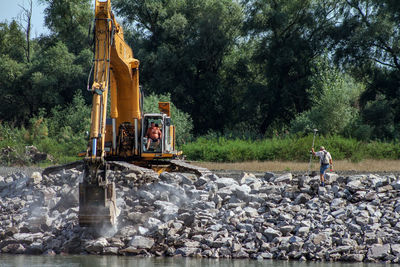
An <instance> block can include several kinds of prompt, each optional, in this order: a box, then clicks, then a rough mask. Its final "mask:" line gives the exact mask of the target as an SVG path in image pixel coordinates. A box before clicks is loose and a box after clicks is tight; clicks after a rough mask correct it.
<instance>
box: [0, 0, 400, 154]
mask: <svg viewBox="0 0 400 267" xmlns="http://www.w3.org/2000/svg"><path fill="white" fill-rule="evenodd" d="M39 1H40V2H41V4H42V5H44V7H45V10H44V13H45V17H44V21H45V25H46V26H47V27H48V29H49V30H50V33H49V34H48V35H42V36H40V37H37V38H35V39H32V38H30V36H29V31H28V26H29V25H24V21H26V20H21V21H11V22H7V21H2V22H0V101H1V103H2V104H1V105H0V119H1V124H0V125H1V131H0V132H1V136H0V142H2V143H1V147H4V146H5V145H6V144H8V145H10V144H15V145H16V146H17V147H21V144H22V143H23V142H25V143H27V144H36V145H38V146H39V147H40V148H41V149H43V150H46V151H47V152H51V151H53V152H52V153H56V154H57V153H59V154H60V155H61V154H62V153H63V151H69V152H71V153H72V151H73V153H75V152H76V151H78V150H80V149H84V147H85V143H86V140H85V137H84V132H85V131H86V128H87V126H88V119H89V115H88V114H89V110H90V108H89V106H90V94H89V93H87V92H86V91H85V88H86V86H87V80H88V74H89V71H90V67H91V64H92V57H93V53H92V44H91V42H90V41H91V40H90V39H91V37H90V34H88V32H89V28H90V25H91V24H92V21H93V13H94V12H93V3H92V2H93V1H92V0H39ZM112 6H113V10H114V12H115V13H116V15H117V16H118V19H119V20H121V22H122V21H123V22H124V23H123V24H124V33H125V37H126V40H127V41H128V42H129V44H130V45H131V47H132V48H133V50H134V53H135V57H136V58H138V59H139V60H140V61H141V70H140V71H141V73H140V77H141V84H142V85H143V88H144V90H145V92H146V95H148V96H147V98H146V101H145V108H146V109H148V111H154V110H153V109H154V108H155V107H154V106H155V105H153V104H155V103H156V102H157V101H158V100H159V99H161V100H171V101H172V102H173V103H174V104H173V111H172V113H173V114H176V117H175V118H174V120H175V124H176V125H177V126H178V127H177V134H178V136H177V138H178V142H179V143H180V144H184V143H186V144H187V142H189V141H192V140H194V139H193V138H194V137H199V136H201V135H206V134H207V136H208V137H210V136H224V138H226V142H227V144H228V145H231V146H236V145H238V144H236V143H235V144H233V143H230V142H231V141H229V140H236V139H237V138H239V139H252V140H260V141H257V142H255V143H254V146H267V147H268V146H269V145H268V144H267V143H262V142H267V141H261V140H263V139H266V138H271V137H273V136H277V135H280V136H282V135H285V136H291V137H290V138H291V139H290V140H292V141H293V142H295V141H294V140H297V139H298V140H299V141H296V142H303V141H304V142H306V141H305V140H303V139H301V138H302V137H304V136H308V134H309V133H310V131H311V130H312V129H313V128H318V129H319V130H320V132H321V133H322V134H325V135H327V136H331V135H333V136H335V138H336V139H338V138H339V136H341V137H346V138H350V139H348V140H351V141H349V142H350V143H357V142H361V141H362V142H370V143H371V144H372V145H374V144H381V143H374V142H375V141H387V142H388V143H391V142H392V143H393V144H395V143H396V142H398V140H399V138H400V102H399V101H400V59H399V56H400V42H399V38H400V32H399V30H398V27H399V24H400V4H399V3H398V1H394V0H339V1H337V0H320V1H312V0H282V1H268V0H241V1H236V0H205V1H197V0H174V1H171V0H166V1H152V0H112ZM25 15H26V16H27V15H29V14H27V13H25ZM13 129H15V130H13ZM13 132H15V133H13ZM21 138H22V139H21ZM299 138H300V139H299ZM54 140H57V142H54ZM204 140H209V139H199V140H198V141H197V142H196V143H194V145H193V146H200V144H203V143H205V141H204ZM210 142H211V141H210ZM232 142H237V143H240V142H239V141H238V140H236V141H232ZM241 142H244V141H241ZM259 142H260V143H259ZM271 142H272V141H271ZM211 143H212V144H211ZM211 143H209V144H211V145H210V147H213V146H214V142H211ZM56 146H60V147H59V148H57V149H56V148H55V147H56ZM241 146H242V145H241ZM246 146H248V144H247V143H246V145H243V147H246ZM217 147H218V146H217ZM392 148H393V149H398V148H397V147H392ZM185 149H188V152H187V153H189V154H190V155H199V153H194V152H189V151H194V150H193V149H192V147H191V146H190V144H187V145H186V146H185ZM224 149H225V148H224ZM259 150H260V151H261V148H260V149H259ZM267 150H268V149H267ZM18 151H19V152H18ZM56 151H58V152H56ZM204 151H206V150H204ZM268 151H272V150H268ZM303 151H304V150H303ZM361 151H363V153H364V152H365V153H367V154H366V155H368V157H369V156H371V157H372V156H373V155H372V154H368V153H369V152H368V151H364V150H361ZM371 151H372V150H371ZM15 153H22V154H23V151H22V148H18V149H17V152H15ZM71 153H70V154H71ZM202 153H203V152H202ZM204 153H205V152H204ZM207 153H208V152H207ZM210 153H211V154H212V153H214V152H210ZM229 153H239V154H242V157H244V158H246V155H247V154H249V153H253V152H246V151H242V150H240V151H239V150H238V151H236V150H234V151H233V152H229ZM254 153H256V152H254ZM257 153H258V154H257ZM257 153H256V154H257V155H258V156H254V155H253V156H254V157H253V156H252V157H253V158H256V159H270V157H269V156H265V155H264V156H259V155H261V154H263V153H264V152H257ZM260 153H261V154H260ZM265 153H267V152H265ZM268 153H270V152H268ZM268 153H267V154H268ZM274 153H275V152H274ZM276 153H278V152H276ZM376 153H377V154H379V153H378V152H376ZM200 154H201V153H200ZM391 155H392V154H391ZM393 155H397V154H393ZM303 156H304V155H303ZM303 156H301V157H300V158H302V157H303ZM232 157H233V156H232ZM346 157H347V158H349V157H350V158H351V157H352V156H351V155H350V156H349V155H347V156H346ZM223 158H226V160H232V158H231V156H229V157H223ZM282 159H284V158H282ZM240 160H242V159H240Z"/></svg>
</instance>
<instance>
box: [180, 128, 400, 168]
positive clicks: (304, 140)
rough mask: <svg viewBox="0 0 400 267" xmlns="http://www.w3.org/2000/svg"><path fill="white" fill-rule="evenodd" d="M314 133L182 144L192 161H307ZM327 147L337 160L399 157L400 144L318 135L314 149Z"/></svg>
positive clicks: (222, 139) (201, 140)
mask: <svg viewBox="0 0 400 267" xmlns="http://www.w3.org/2000/svg"><path fill="white" fill-rule="evenodd" d="M312 140H313V135H307V136H304V137H297V136H287V137H285V138H271V139H263V140H254V141H252V140H240V139H231V140H230V139H226V138H224V137H219V138H213V139H211V140H210V139H205V138H202V137H200V138H198V139H197V140H196V141H195V142H191V143H188V144H185V145H183V146H182V150H183V152H184V154H185V155H186V157H187V159H189V160H200V161H211V162H213V161H216V162H240V161H252V160H258V161H267V160H282V161H308V160H309V158H310V154H309V151H310V150H311V145H312ZM321 145H323V146H325V147H326V149H327V150H328V151H330V152H331V154H332V156H333V158H334V159H335V160H344V159H347V160H351V161H353V162H358V161H361V160H363V159H399V158H400V144H399V143H384V142H376V141H374V142H370V143H363V142H361V141H358V140H356V139H351V138H344V137H341V136H336V135H335V136H327V137H322V136H318V137H317V138H316V140H315V148H316V149H318V147H319V146H321Z"/></svg>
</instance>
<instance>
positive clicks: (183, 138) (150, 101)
mask: <svg viewBox="0 0 400 267" xmlns="http://www.w3.org/2000/svg"><path fill="white" fill-rule="evenodd" d="M160 101H164V102H170V103H171V119H172V123H173V125H175V129H176V132H175V133H176V134H175V138H176V144H177V145H178V146H181V145H182V144H185V143H187V142H190V141H192V139H193V135H192V130H193V121H192V118H191V117H190V115H189V114H188V113H186V112H183V111H181V110H180V109H178V108H177V107H176V106H175V105H174V104H173V103H172V102H171V96H170V95H169V94H166V95H156V94H151V95H149V96H145V97H144V103H143V109H144V112H145V113H160V111H159V110H158V102H160Z"/></svg>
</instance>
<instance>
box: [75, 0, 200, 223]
mask: <svg viewBox="0 0 400 267" xmlns="http://www.w3.org/2000/svg"><path fill="white" fill-rule="evenodd" d="M91 74H93V84H92V86H91V87H89V86H88V87H89V88H88V90H89V91H91V92H92V94H93V100H92V101H93V104H92V112H91V129H90V141H89V145H88V148H87V152H86V156H85V159H84V178H83V181H82V182H81V183H80V185H79V214H78V217H79V224H80V225H81V226H93V225H98V224H111V225H113V224H114V223H115V222H116V217H117V215H116V214H117V206H116V193H115V185H114V183H113V182H111V181H110V180H109V179H108V177H107V170H108V169H109V168H110V164H111V163H110V162H116V161H117V162H118V161H120V162H125V163H129V164H135V165H139V166H141V167H147V168H152V169H153V170H155V171H157V172H159V173H160V172H162V171H164V170H167V171H168V170H170V169H171V168H172V167H171V166H173V167H174V168H175V169H177V166H180V167H182V168H185V167H186V169H188V168H189V169H190V166H189V165H187V164H186V165H185V163H182V162H181V163H179V161H178V160H172V159H174V158H176V157H178V156H179V155H181V154H182V152H181V151H177V150H176V149H175V127H174V126H173V125H172V122H171V114H170V103H168V102H160V103H159V104H158V106H159V110H160V113H157V114H156V113H152V114H144V112H143V94H142V92H141V87H140V86H139V60H138V59H136V58H134V56H133V52H132V49H131V48H130V47H129V46H128V44H127V43H126V42H125V41H124V34H123V29H122V27H121V25H119V24H118V22H117V21H116V19H115V16H114V15H113V13H112V11H111V3H110V0H107V1H99V0H96V3H95V25H94V63H93V68H92V71H91ZM91 74H89V75H91ZM108 97H110V102H109V103H111V104H110V112H109V113H110V114H109V116H110V118H108V117H107V103H108V102H107V98H108ZM152 123H154V124H158V126H159V130H160V131H161V136H159V140H158V141H157V142H153V141H152V140H148V139H147V138H148V137H149V136H148V135H147V130H148V128H149V127H150V125H151V124H152ZM148 144H149V145H150V146H149V145H148ZM187 167H188V168H187ZM197 171H198V170H197ZM200 172H201V169H200Z"/></svg>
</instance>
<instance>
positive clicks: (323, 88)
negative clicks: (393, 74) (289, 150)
mask: <svg viewBox="0 0 400 267" xmlns="http://www.w3.org/2000/svg"><path fill="white" fill-rule="evenodd" d="M313 73H314V74H313V76H312V79H311V81H312V88H311V91H313V92H320V94H319V95H313V97H312V100H313V101H312V107H311V109H309V110H307V111H304V112H302V113H300V114H299V115H298V116H297V117H296V119H294V120H293V121H292V122H291V131H292V132H295V133H296V132H302V133H306V134H307V133H309V132H311V131H312V129H315V128H317V129H318V130H319V131H320V133H322V134H324V135H327V134H343V133H344V131H345V130H346V127H348V126H349V125H350V124H351V123H352V122H353V121H354V120H356V119H358V118H359V110H358V107H357V104H358V99H359V96H360V94H361V93H362V92H363V90H364V88H365V87H364V85H363V84H360V83H357V82H355V81H354V79H353V78H351V77H350V76H349V75H346V74H344V73H342V72H341V71H339V70H338V69H336V68H335V67H334V66H332V64H329V62H328V60H327V58H326V57H325V58H322V59H319V60H317V63H316V68H315V69H314V70H313ZM353 130H355V129H353Z"/></svg>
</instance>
